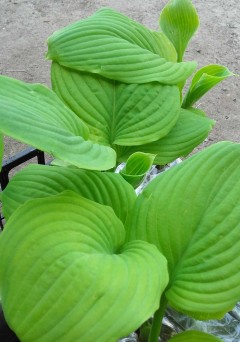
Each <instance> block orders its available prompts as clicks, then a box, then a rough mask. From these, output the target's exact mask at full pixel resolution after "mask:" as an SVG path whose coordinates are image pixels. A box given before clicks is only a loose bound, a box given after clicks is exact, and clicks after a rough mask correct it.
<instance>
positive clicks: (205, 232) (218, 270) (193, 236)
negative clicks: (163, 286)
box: [129, 142, 240, 319]
mask: <svg viewBox="0 0 240 342" xmlns="http://www.w3.org/2000/svg"><path fill="white" fill-rule="evenodd" d="M239 194H240V145H239V144H234V143H229V142H223V143H219V144H216V145H213V146H212V147H210V148H208V149H206V150H205V151H202V152H201V153H199V154H197V155H195V156H193V157H191V158H189V159H188V160H187V161H184V162H183V163H181V164H180V165H178V166H176V167H174V168H172V169H171V170H169V171H166V172H164V174H162V175H161V176H159V177H157V178H156V179H154V180H153V181H152V182H151V183H150V184H149V185H148V186H147V187H146V189H145V190H144V191H143V193H142V194H141V195H140V196H139V197H138V199H137V202H136V205H135V210H134V213H133V215H132V216H131V217H132V222H131V223H130V224H129V237H130V240H131V239H143V240H146V241H148V242H151V243H154V244H155V245H156V246H157V247H158V248H159V250H160V251H161V252H162V253H163V254H164V255H165V256H166V258H167V260H168V268H169V273H170V284H169V289H168V291H167V292H166V296H167V299H168V300H169V303H170V304H171V305H172V306H173V307H174V308H176V309H177V310H179V311H181V312H185V313H188V314H190V315H192V316H195V317H197V318H200V319H211V318H220V317H222V316H223V314H224V313H225V312H227V311H229V310H230V309H231V308H232V307H233V306H234V305H235V304H236V302H237V301H238V300H239V293H240V256H239V250H240V210H239V208H240V197H239Z"/></svg>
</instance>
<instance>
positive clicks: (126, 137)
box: [52, 63, 180, 146]
mask: <svg viewBox="0 0 240 342" xmlns="http://www.w3.org/2000/svg"><path fill="white" fill-rule="evenodd" d="M52 85H53V89H54V91H55V92H56V93H57V94H58V96H59V97H60V98H61V99H62V100H63V101H64V102H65V103H66V104H67V106H69V107H70V108H71V109H72V110H73V111H74V112H75V113H76V114H77V115H78V116H79V117H80V118H81V119H82V120H83V121H84V122H85V123H86V124H87V125H88V127H89V130H90V138H91V139H92V140H93V141H95V142H99V143H103V144H105V145H109V146H112V145H115V144H117V145H124V146H132V145H139V144H143V143H148V142H152V141H155V140H157V139H159V138H161V137H163V136H165V135H166V134H167V133H168V132H169V131H170V130H171V129H172V127H173V126H174V125H175V123H176V121H177V119H178V116H179V110H180V96H179V90H178V87H177V86H168V85H162V84H159V83H147V84H140V85H139V84H124V83H119V82H117V81H113V80H108V79H106V78H103V77H101V76H99V75H93V74H90V73H85V72H79V71H75V70H71V69H68V68H65V67H62V66H60V65H59V64H57V63H53V65H52Z"/></svg>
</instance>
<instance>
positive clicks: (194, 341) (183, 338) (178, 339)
mask: <svg viewBox="0 0 240 342" xmlns="http://www.w3.org/2000/svg"><path fill="white" fill-rule="evenodd" d="M169 342H222V340H221V339H220V338H218V337H216V336H213V335H210V334H207V333H205V332H202V331H195V330H188V331H184V332H183V333H180V334H177V335H175V336H174V337H172V338H170V340H169Z"/></svg>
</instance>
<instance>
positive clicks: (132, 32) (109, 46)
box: [46, 8, 196, 84]
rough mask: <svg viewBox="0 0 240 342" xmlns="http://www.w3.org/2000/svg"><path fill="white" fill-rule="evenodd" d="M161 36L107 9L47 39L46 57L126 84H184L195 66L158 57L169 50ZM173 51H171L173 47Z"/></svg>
mask: <svg viewBox="0 0 240 342" xmlns="http://www.w3.org/2000/svg"><path fill="white" fill-rule="evenodd" d="M161 37H162V35H161V34H157V33H156V32H152V31H150V30H149V29H147V28H145V27H144V26H142V25H140V24H138V23H136V22H134V21H132V20H130V19H129V18H128V17H126V16H124V15H122V14H120V13H118V12H116V11H114V10H111V9H106V8H105V9H101V10H99V11H98V12H96V13H95V14H93V15H92V16H91V17H89V18H87V19H84V20H80V21H78V22H75V23H73V24H71V25H69V26H67V27H65V28H63V29H61V30H59V31H57V32H55V33H54V34H53V35H52V36H51V37H49V38H48V53H47V55H46V56H47V59H51V60H53V61H55V62H58V63H59V64H61V65H64V66H66V67H69V68H72V69H76V70H82V71H88V72H92V73H98V74H100V75H102V76H104V77H107V78H110V79H114V80H118V81H121V82H125V83H148V82H153V81H156V82H160V83H164V84H178V83H180V82H182V81H185V80H186V79H187V78H188V77H189V76H190V75H191V74H192V72H193V71H194V69H195V68H196V63H195V62H182V63H175V62H170V61H167V59H165V58H163V56H161V55H159V54H162V52H163V50H164V49H165V48H167V45H166V42H165V41H166V37H164V41H163V39H161ZM168 44H169V43H168ZM170 49H171V51H172V46H171V47H170ZM171 51H170V55H172V52H171ZM168 56H169V53H167V55H165V56H164V57H168ZM171 59H172V57H171Z"/></svg>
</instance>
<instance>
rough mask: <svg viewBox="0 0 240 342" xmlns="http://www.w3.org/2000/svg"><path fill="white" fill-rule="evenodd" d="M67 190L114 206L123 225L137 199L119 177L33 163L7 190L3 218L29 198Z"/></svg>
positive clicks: (3, 199)
mask: <svg viewBox="0 0 240 342" xmlns="http://www.w3.org/2000/svg"><path fill="white" fill-rule="evenodd" d="M26 184H27V186H26ZM64 190H71V191H74V192H76V193H78V194H79V195H81V196H83V197H85V198H88V199H90V200H92V201H95V202H97V203H100V204H104V205H108V206H110V207H112V208H113V210H114V212H115V214H116V215H117V216H118V217H119V218H120V220H122V221H123V223H124V222H125V221H126V218H127V216H128V215H129V213H130V212H131V209H132V207H133V204H134V202H135V200H136V194H135V192H134V190H133V188H132V187H131V186H130V185H129V184H128V183H127V182H125V181H124V180H123V179H122V177H121V176H120V175H118V174H115V173H112V172H97V171H86V170H80V169H73V168H66V167H57V166H51V167H50V166H45V165H34V164H32V165H28V166H27V167H26V168H24V169H23V170H21V171H19V172H18V173H17V174H16V175H15V176H14V177H12V179H11V181H10V183H9V184H8V186H7V187H6V188H5V189H4V191H3V193H2V202H3V212H4V216H5V218H6V219H8V218H9V217H10V216H11V215H12V213H13V212H14V211H15V210H16V209H17V208H18V207H19V206H20V205H22V204H23V203H25V202H26V201H28V200H30V199H33V198H45V197H48V196H51V195H57V194H59V193H61V192H62V191H64Z"/></svg>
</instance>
